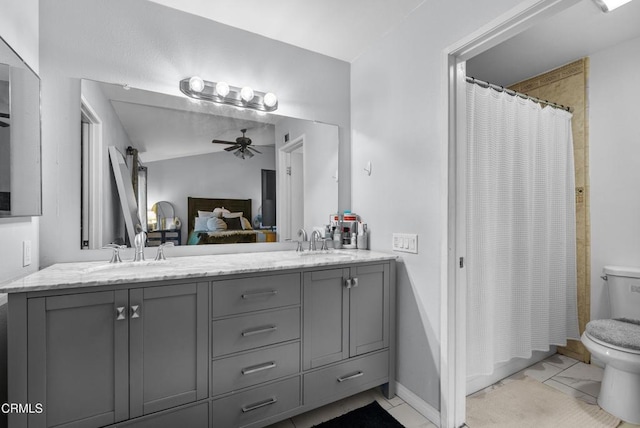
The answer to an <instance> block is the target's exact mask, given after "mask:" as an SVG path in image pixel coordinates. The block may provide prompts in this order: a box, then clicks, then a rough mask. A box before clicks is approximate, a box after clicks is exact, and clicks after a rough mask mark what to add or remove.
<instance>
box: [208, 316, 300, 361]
mask: <svg viewBox="0 0 640 428" xmlns="http://www.w3.org/2000/svg"><path fill="white" fill-rule="evenodd" d="M212 335H213V336H212V340H211V348H212V351H213V356H214V357H219V356H222V355H227V354H231V353H233V352H238V351H245V350H249V349H253V348H258V347H260V346H267V345H273V344H276V343H280V342H285V341H287V340H294V339H298V338H300V308H291V309H282V310H279V311H272V312H263V313H260V314H254V315H245V316H241V317H236V318H228V319H224V320H218V321H213V328H212Z"/></svg>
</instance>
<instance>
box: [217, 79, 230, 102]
mask: <svg viewBox="0 0 640 428" xmlns="http://www.w3.org/2000/svg"><path fill="white" fill-rule="evenodd" d="M216 93H217V94H218V95H220V96H221V97H222V98H224V97H226V96H227V95H229V85H228V84H227V82H218V83H216Z"/></svg>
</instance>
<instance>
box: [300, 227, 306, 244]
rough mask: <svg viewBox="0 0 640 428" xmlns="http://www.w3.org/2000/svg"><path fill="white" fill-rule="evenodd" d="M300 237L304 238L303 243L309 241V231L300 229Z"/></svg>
mask: <svg viewBox="0 0 640 428" xmlns="http://www.w3.org/2000/svg"><path fill="white" fill-rule="evenodd" d="M298 236H302V242H304V241H307V231H306V230H304V229H298Z"/></svg>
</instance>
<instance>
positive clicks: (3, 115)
mask: <svg viewBox="0 0 640 428" xmlns="http://www.w3.org/2000/svg"><path fill="white" fill-rule="evenodd" d="M2 119H9V114H8V113H0V128H8V127H9V121H8V120H6V121H5V120H2Z"/></svg>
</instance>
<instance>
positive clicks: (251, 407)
mask: <svg viewBox="0 0 640 428" xmlns="http://www.w3.org/2000/svg"><path fill="white" fill-rule="evenodd" d="M277 402H278V399H277V398H276V397H271V398H269V399H268V400H265V401H261V402H259V403H255V404H251V405H249V406H245V407H243V408H242V413H247V412H250V411H252V410H256V409H259V408H261V407H264V406H269V405H271V404H275V403H277Z"/></svg>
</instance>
